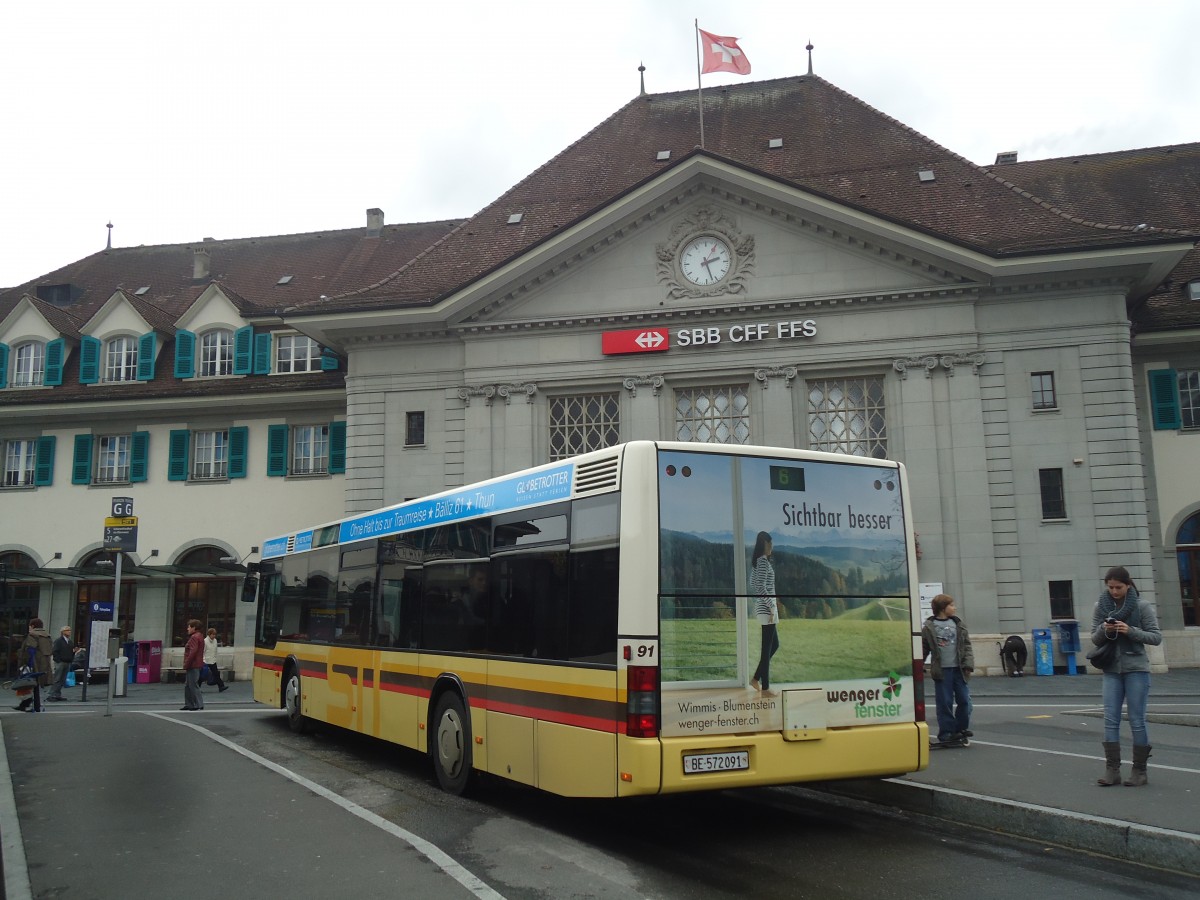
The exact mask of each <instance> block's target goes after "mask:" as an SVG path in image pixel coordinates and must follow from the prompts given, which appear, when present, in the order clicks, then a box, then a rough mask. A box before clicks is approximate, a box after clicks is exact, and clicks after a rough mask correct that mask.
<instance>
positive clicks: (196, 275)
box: [192, 248, 212, 281]
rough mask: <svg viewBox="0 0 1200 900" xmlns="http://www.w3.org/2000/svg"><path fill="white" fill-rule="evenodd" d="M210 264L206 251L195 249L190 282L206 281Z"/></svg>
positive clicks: (210, 267)
mask: <svg viewBox="0 0 1200 900" xmlns="http://www.w3.org/2000/svg"><path fill="white" fill-rule="evenodd" d="M210 263H211V259H210V257H209V255H208V251H207V250H203V249H200V248H197V249H196V255H195V256H193V257H192V281H206V280H207V279H208V277H209V273H210V272H211V271H212V266H211V265H210Z"/></svg>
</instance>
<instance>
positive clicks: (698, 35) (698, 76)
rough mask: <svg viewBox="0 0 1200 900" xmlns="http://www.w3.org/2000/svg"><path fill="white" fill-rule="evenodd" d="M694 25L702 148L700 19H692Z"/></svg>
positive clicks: (702, 142)
mask: <svg viewBox="0 0 1200 900" xmlns="http://www.w3.org/2000/svg"><path fill="white" fill-rule="evenodd" d="M692 24H693V25H695V27H696V97H697V101H698V103H699V105H700V149H701V150H703V149H704V89H703V87H702V86H701V84H700V20H699V19H693V20H692Z"/></svg>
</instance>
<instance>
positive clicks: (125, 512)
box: [112, 497, 133, 519]
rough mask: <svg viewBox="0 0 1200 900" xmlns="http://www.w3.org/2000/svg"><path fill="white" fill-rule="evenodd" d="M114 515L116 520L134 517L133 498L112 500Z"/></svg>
mask: <svg viewBox="0 0 1200 900" xmlns="http://www.w3.org/2000/svg"><path fill="white" fill-rule="evenodd" d="M112 514H113V518H114V519H123V518H125V517H126V516H132V515H133V498H132V497H113V498H112Z"/></svg>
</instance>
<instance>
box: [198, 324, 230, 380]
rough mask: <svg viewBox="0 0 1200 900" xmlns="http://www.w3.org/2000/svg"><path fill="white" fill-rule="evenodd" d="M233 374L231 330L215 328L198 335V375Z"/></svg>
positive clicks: (205, 376) (207, 376) (206, 376)
mask: <svg viewBox="0 0 1200 900" xmlns="http://www.w3.org/2000/svg"><path fill="white" fill-rule="evenodd" d="M232 374H233V332H232V331H230V330H228V329H227V328H215V329H213V330H212V331H208V332H205V333H204V334H203V335H201V337H200V376H201V377H204V378H210V377H212V376H214V375H232Z"/></svg>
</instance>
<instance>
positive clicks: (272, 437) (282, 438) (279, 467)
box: [267, 425, 288, 475]
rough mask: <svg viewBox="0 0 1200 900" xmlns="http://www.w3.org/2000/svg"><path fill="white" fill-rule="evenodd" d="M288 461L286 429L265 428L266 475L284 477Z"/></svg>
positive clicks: (284, 426)
mask: <svg viewBox="0 0 1200 900" xmlns="http://www.w3.org/2000/svg"><path fill="white" fill-rule="evenodd" d="M287 461H288V427H287V426H286V425H270V426H268V427H267V474H268V475H286V474H287Z"/></svg>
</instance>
